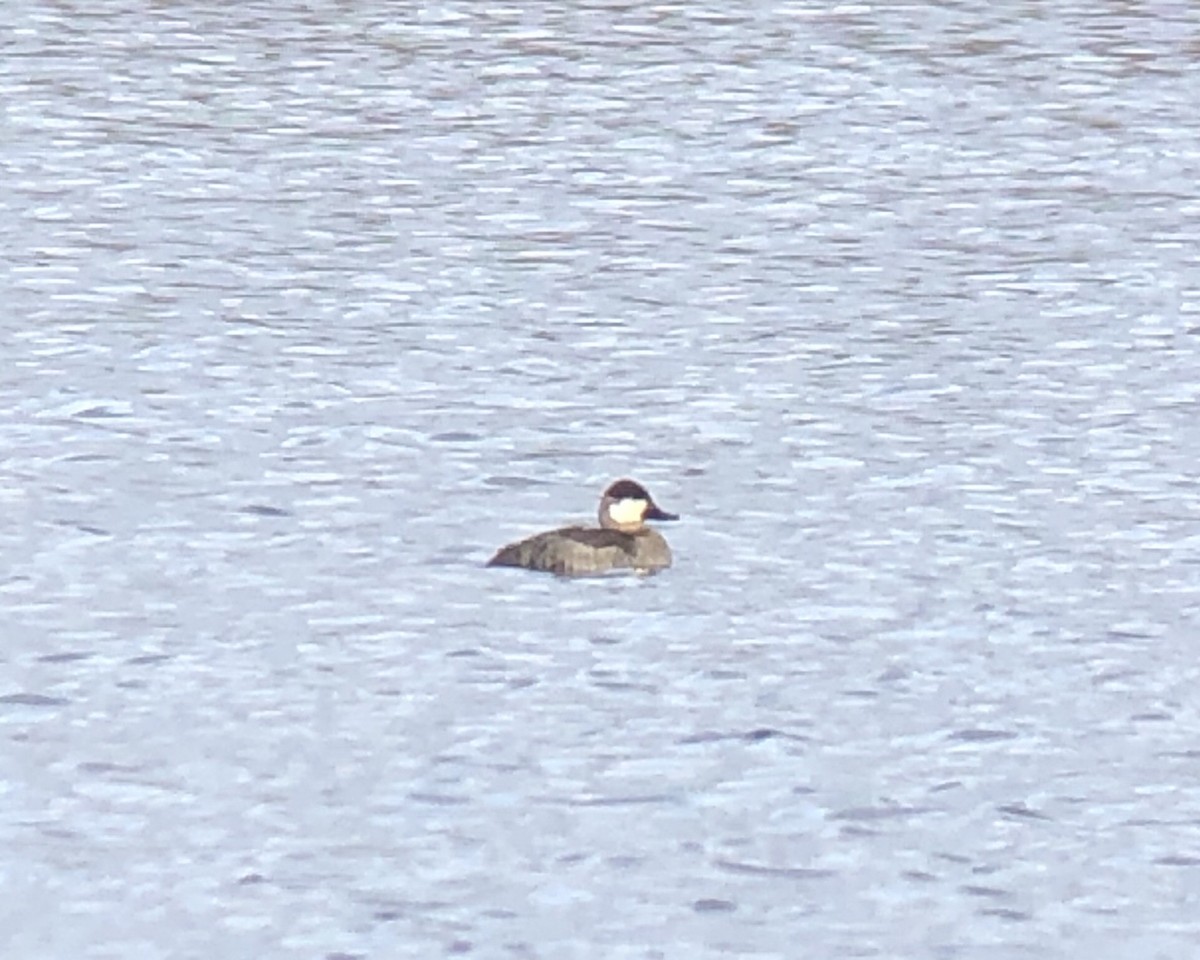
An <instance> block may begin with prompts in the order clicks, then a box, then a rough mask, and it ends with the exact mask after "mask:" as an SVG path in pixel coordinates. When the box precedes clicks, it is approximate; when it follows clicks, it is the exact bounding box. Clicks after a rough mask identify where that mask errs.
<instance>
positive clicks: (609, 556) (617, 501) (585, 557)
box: [488, 480, 679, 577]
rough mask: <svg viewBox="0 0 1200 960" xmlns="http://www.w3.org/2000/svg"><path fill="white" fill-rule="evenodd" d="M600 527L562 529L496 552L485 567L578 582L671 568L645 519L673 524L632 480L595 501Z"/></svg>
mask: <svg viewBox="0 0 1200 960" xmlns="http://www.w3.org/2000/svg"><path fill="white" fill-rule="evenodd" d="M599 519H600V526H599V527H562V528H560V529H558V530H547V531H546V532H545V533H539V534H537V535H535V536H532V537H529V538H527V539H525V540H521V541H519V542H517V543H510V544H509V545H508V546H506V547H501V548H500V550H499V551H498V552H497V553H496V555H495V556H494V557H492V559H491V560H489V561H488V566H489V567H525V568H526V569H528V570H545V571H547V572H549V573H557V574H559V575H560V576H566V577H579V576H587V575H589V574H598V573H609V572H611V571H614V570H622V569H633V570H635V571H637V572H638V573H653V572H654V571H656V570H663V569H665V568H667V567H669V566H670V565H671V548H670V547H669V546H667V541H666V540H665V539H663V536H662V534H660V533H659V532H658V531H657V530H652V529H651V528H650V527H647V526H646V521H647V520H678V519H679V516H678V515H677V514H674V513H667V512H666V511H664V510H660V509H659V507H658V505H657V504H656V503H655V502H654V500H653V499H651V497H650V494H649V493H647V492H646V488H645V487H643V486H642V485H641V484H640V483H638V482H637V481H635V480H618V481H616V482H615V483H612V484H610V485H609V487H608V489H606V490H605V491H604V494H603V495H602V496H601V497H600V510H599Z"/></svg>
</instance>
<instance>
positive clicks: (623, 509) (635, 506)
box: [608, 498, 647, 526]
mask: <svg viewBox="0 0 1200 960" xmlns="http://www.w3.org/2000/svg"><path fill="white" fill-rule="evenodd" d="M646 507H647V504H646V501H645V500H637V499H633V498H626V499H624V500H614V501H613V502H612V505H611V506H610V507H609V508H608V515H609V517H611V518H612V521H613V522H614V523H619V524H621V525H622V526H625V525H627V524H637V523H641V522H642V517H644V516H645V515H646Z"/></svg>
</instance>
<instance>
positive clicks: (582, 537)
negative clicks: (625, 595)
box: [488, 527, 671, 577]
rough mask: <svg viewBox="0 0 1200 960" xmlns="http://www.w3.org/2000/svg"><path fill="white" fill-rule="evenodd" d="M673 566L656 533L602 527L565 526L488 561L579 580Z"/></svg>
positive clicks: (515, 545)
mask: <svg viewBox="0 0 1200 960" xmlns="http://www.w3.org/2000/svg"><path fill="white" fill-rule="evenodd" d="M670 565H671V548H670V547H669V546H667V541H666V540H665V539H664V538H663V535H662V534H661V533H659V532H658V531H657V530H651V529H650V528H649V527H646V528H644V529H642V530H641V531H640V532H638V533H622V532H621V531H620V530H605V529H604V528H602V527H563V528H562V529H561V530H548V531H546V532H545V533H539V534H537V536H533V537H529V538H528V539H527V540H522V541H520V542H519V543H510V544H509V545H508V546H507V547H502V548H501V549H500V551H499V552H498V553H497V554H496V555H495V556H494V557H492V559H491V560H490V561H488V566H489V567H525V568H526V569H529V570H545V571H546V572H548V573H557V574H559V575H560V576H566V577H580V576H587V575H588V574H595V573H607V572H608V571H610V570H623V569H632V570H637V571H638V572H640V573H650V572H653V571H655V570H662V569H664V568H666V567H669V566H670Z"/></svg>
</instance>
